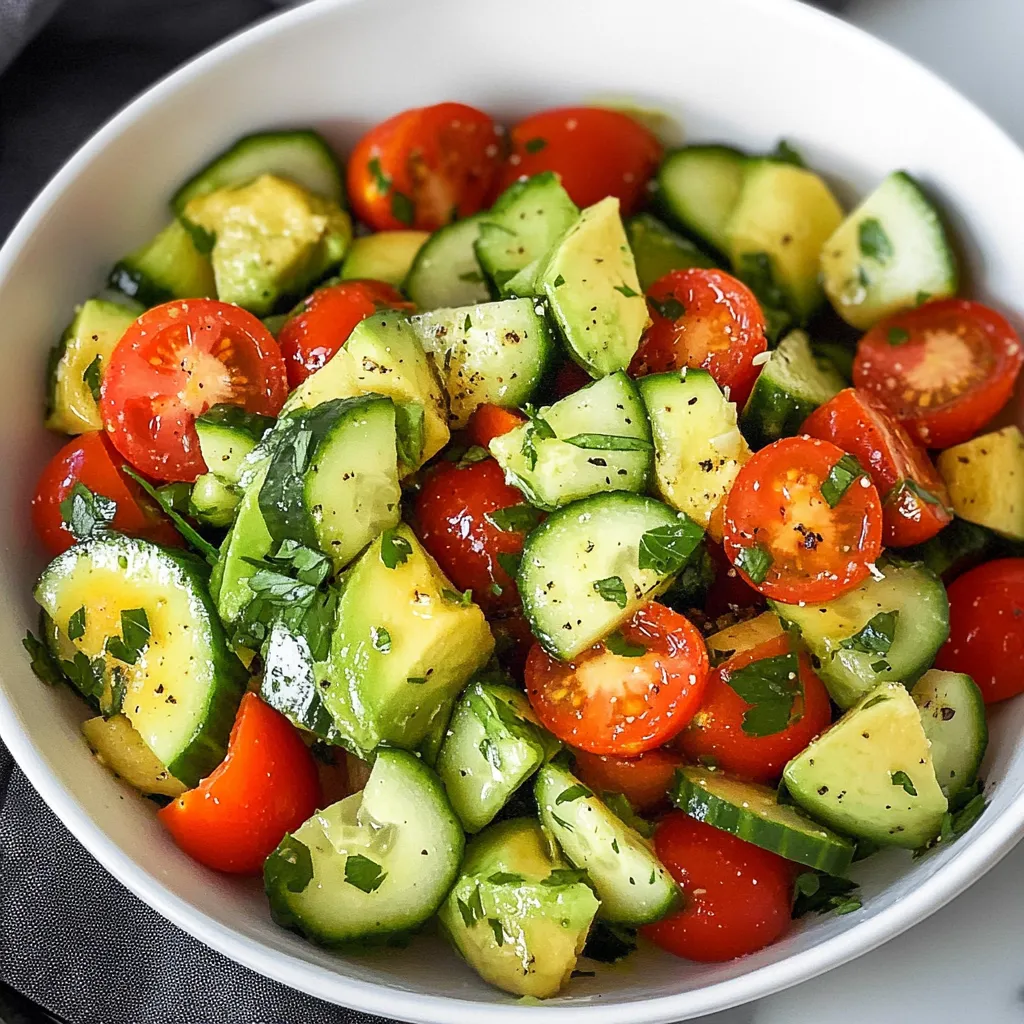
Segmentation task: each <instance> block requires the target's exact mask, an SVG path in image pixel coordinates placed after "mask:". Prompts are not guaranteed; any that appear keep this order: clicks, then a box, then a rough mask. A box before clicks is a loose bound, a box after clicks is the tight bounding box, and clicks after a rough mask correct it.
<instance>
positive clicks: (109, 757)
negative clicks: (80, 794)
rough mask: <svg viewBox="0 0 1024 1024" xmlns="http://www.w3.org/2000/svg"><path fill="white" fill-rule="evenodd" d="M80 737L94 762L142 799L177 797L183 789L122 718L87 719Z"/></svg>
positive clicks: (129, 723)
mask: <svg viewBox="0 0 1024 1024" xmlns="http://www.w3.org/2000/svg"><path fill="white" fill-rule="evenodd" d="M82 735H83V736H84V737H85V742H86V743H88V744H89V746H90V748H91V749H92V752H93V753H94V754H95V755H96V760H97V761H99V762H100V764H102V765H103V766H104V767H105V768H109V769H110V771H112V772H113V773H114V774H115V775H116V776H118V778H121V779H124V781H125V782H127V783H128V785H129V786H131V787H132V788H133V789H137V790H138V791H139V792H140V793H144V794H145V795H146V796H167V797H172V798H173V797H176V796H181V794H182V793H184V792H185V785H184V784H183V783H182V782H180V781H179V780H178V779H176V778H175V777H174V776H173V775H171V773H170V772H169V771H168V770H167V769H166V768H165V767H164V766H163V765H162V764H161V763H160V761H159V759H158V758H157V756H156V754H154V753H153V751H152V750H150V749H149V747H147V746H146V742H145V740H143V738H142V737H141V736H140V735H139V733H138V731H137V730H136V729H134V728H133V727H132V723H131V722H129V721H128V719H127V718H126V717H125V716H124V715H114V716H113V717H111V718H103V717H102V716H100V717H99V718H90V719H89V720H88V721H87V722H83V723H82Z"/></svg>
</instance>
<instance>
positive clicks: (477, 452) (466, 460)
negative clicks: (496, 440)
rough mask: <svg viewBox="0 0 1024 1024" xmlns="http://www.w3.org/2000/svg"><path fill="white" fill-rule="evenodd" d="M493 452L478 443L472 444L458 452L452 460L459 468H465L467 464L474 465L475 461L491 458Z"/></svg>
mask: <svg viewBox="0 0 1024 1024" xmlns="http://www.w3.org/2000/svg"><path fill="white" fill-rule="evenodd" d="M490 457H491V453H490V452H489V451H488V450H487V449H486V448H483V447H481V446H480V445H478V444H474V445H470V446H469V447H468V448H467V449H466V450H465V451H462V452H458V453H457V454H456V455H455V457H454V458H453V460H452V461H454V463H455V465H456V466H458V468H459V469H465V468H466V467H467V466H472V465H473V464H474V463H477V462H483V461H484V459H489V458H490Z"/></svg>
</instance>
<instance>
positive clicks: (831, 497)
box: [821, 455, 865, 508]
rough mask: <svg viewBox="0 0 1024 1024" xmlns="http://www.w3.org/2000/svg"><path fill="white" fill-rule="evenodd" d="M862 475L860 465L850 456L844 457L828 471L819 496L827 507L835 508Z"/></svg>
mask: <svg viewBox="0 0 1024 1024" xmlns="http://www.w3.org/2000/svg"><path fill="white" fill-rule="evenodd" d="M864 475H865V473H864V470H863V468H862V467H861V464H860V463H859V462H858V461H857V460H856V459H855V458H854V457H853V456H852V455H844V456H843V457H842V458H841V459H840V460H839V461H838V462H837V463H836V464H835V465H834V466H833V467H832V468H831V469H830V470H829V472H828V476H827V477H825V480H824V482H823V483H822V485H821V496H822V497H823V498H824V499H825V501H827V502H828V507H829V508H835V507H836V505H838V504H839V502H840V501H842V498H843V495H844V494H845V493H846V492H847V491H848V490H849V489H850V485H851V484H852V483H853V482H854V480H857V479H858V478H859V477H862V476H864Z"/></svg>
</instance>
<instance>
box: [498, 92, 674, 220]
mask: <svg viewBox="0 0 1024 1024" xmlns="http://www.w3.org/2000/svg"><path fill="white" fill-rule="evenodd" d="M509 135H510V142H511V144H512V151H511V153H510V154H509V158H508V161H507V163H506V164H505V166H504V168H503V170H502V173H501V179H500V181H499V184H498V188H499V190H504V189H506V188H508V187H509V185H511V184H512V183H513V182H514V181H516V180H518V179H519V178H523V177H530V176H532V175H534V174H540V172H541V171H555V172H557V173H558V174H559V176H560V177H561V179H562V185H563V186H564V187H565V190H566V192H568V193H569V195H570V196H571V197H572V201H573V202H574V203H575V204H576V205H577V206H581V207H582V206H591V205H593V204H594V203H596V202H599V201H600V200H602V199H604V197H605V196H616V197H617V198H618V200H619V202H620V203H621V204H622V215H623V216H627V215H628V214H630V213H632V212H633V211H634V210H635V209H636V208H637V207H638V206H639V205H640V204H641V203H642V202H643V200H644V198H645V197H646V195H647V183H648V182H649V181H650V180H651V178H652V177H653V175H654V172H655V171H656V170H657V169H658V164H659V163H661V155H662V146H661V143H660V142H659V141H658V139H657V137H656V136H655V135H654V133H653V132H651V131H650V130H649V129H648V128H645V127H644V126H643V125H642V124H640V122H639V121H636V120H634V119H633V118H632V117H629V116H628V115H627V114H622V113H620V112H619V111H617V110H604V109H602V108H600V107H561V108H559V109H557V110H545V111H543V112H541V113H539V114H534V115H533V116H532V117H528V118H526V119H525V120H524V121H520V122H519V124H517V125H516V126H515V127H514V128H513V129H512V131H511V132H510V133H509Z"/></svg>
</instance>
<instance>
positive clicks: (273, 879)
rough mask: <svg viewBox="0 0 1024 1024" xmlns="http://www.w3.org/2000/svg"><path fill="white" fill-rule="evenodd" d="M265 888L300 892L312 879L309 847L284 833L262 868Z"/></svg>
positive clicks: (311, 859) (311, 860)
mask: <svg viewBox="0 0 1024 1024" xmlns="http://www.w3.org/2000/svg"><path fill="white" fill-rule="evenodd" d="M264 871H265V873H266V881H267V888H268V889H270V890H274V889H276V888H279V887H280V888H284V889H287V890H288V892H294V893H300V892H304V891H305V890H306V887H307V886H308V885H309V883H310V882H312V881H313V858H312V856H310V852H309V847H308V846H306V844H305V843H303V842H302V841H301V840H299V839H296V838H295V836H293V835H286V836H285V837H284V839H282V840H281V842H280V843H279V844H278V847H277V849H276V850H275V851H274V852H273V853H272V854H271V856H270V858H269V860H268V861H267V863H266V867H265V868H264Z"/></svg>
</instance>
